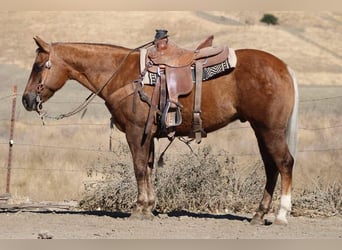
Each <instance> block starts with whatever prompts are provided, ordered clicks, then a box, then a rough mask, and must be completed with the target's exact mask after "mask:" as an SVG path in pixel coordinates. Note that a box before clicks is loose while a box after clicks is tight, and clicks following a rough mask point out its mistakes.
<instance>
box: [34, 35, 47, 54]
mask: <svg viewBox="0 0 342 250" xmlns="http://www.w3.org/2000/svg"><path fill="white" fill-rule="evenodd" d="M33 40H34V41H35V42H36V44H37V45H38V47H39V48H41V49H42V50H44V51H45V52H47V53H49V52H50V45H49V44H48V43H47V42H44V41H43V39H41V38H40V37H39V36H35V37H33Z"/></svg>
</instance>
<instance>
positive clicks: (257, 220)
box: [250, 214, 265, 226]
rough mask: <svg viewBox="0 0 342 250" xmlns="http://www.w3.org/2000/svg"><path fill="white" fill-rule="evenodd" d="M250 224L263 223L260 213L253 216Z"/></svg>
mask: <svg viewBox="0 0 342 250" xmlns="http://www.w3.org/2000/svg"><path fill="white" fill-rule="evenodd" d="M250 224H251V225H253V226H254V225H265V222H264V220H263V219H262V217H261V216H260V215H258V214H256V215H254V216H253V218H252V220H251V222H250Z"/></svg>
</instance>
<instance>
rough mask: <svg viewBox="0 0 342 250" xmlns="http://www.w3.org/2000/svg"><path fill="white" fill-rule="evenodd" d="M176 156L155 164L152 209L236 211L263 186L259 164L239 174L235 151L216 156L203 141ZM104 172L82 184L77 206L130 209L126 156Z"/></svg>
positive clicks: (132, 188)
mask: <svg viewBox="0 0 342 250" xmlns="http://www.w3.org/2000/svg"><path fill="white" fill-rule="evenodd" d="M123 150H127V149H124V148H123V147H121V149H119V150H115V151H116V152H117V153H116V154H118V155H121V156H122V155H124V154H126V155H127V154H128V152H123ZM220 155H223V154H220ZM177 158H178V159H177V160H176V161H175V162H172V165H171V164H170V165H169V164H168V165H165V166H164V167H161V168H160V167H157V168H156V169H155V174H154V186H155V190H156V197H157V203H156V210H157V211H159V212H163V213H165V212H170V211H179V210H188V211H194V212H224V211H225V212H227V211H233V212H238V211H250V210H251V209H252V208H255V206H256V204H257V202H258V201H259V199H260V197H259V195H260V192H259V190H262V187H263V180H262V178H259V176H262V177H263V176H264V174H263V172H262V168H261V167H259V166H257V167H255V169H254V171H252V172H251V173H250V174H249V175H248V176H246V177H244V176H241V175H240V174H239V173H238V171H237V168H236V165H238V164H236V162H235V159H234V157H230V156H229V154H228V153H227V152H225V154H224V156H223V158H224V159H219V158H218V157H217V155H214V154H212V153H211V149H210V148H208V147H205V148H203V149H202V150H201V151H200V152H199V153H198V154H197V155H195V154H186V155H185V154H184V155H179V157H177ZM259 172H260V173H259ZM105 175H106V177H105V179H104V180H103V181H102V182H98V183H92V184H90V185H88V186H87V187H86V190H87V192H86V195H85V197H84V199H83V200H82V201H81V203H80V204H81V207H82V208H84V209H92V210H93V209H101V210H102V209H104V210H110V211H129V210H130V208H131V207H132V205H133V203H134V202H135V199H136V185H135V179H134V173H133V170H132V167H131V162H130V159H127V158H126V159H125V158H121V159H120V160H119V161H118V162H117V163H115V164H113V165H111V166H110V168H109V169H107V171H105Z"/></svg>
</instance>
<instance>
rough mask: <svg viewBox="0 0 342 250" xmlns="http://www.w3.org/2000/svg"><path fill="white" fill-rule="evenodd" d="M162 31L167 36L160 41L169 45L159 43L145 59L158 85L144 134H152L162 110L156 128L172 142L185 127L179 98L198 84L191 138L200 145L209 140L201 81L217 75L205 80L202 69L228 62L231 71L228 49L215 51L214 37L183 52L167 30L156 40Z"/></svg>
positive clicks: (218, 48) (149, 72)
mask: <svg viewBox="0 0 342 250" xmlns="http://www.w3.org/2000/svg"><path fill="white" fill-rule="evenodd" d="M160 31H162V32H164V36H162V37H161V38H159V39H158V41H159V40H161V39H164V40H165V41H164V42H166V43H164V44H162V45H160V44H158V43H157V42H156V40H157V39H156V40H155V41H154V46H152V47H149V48H148V49H147V51H145V53H146V56H145V57H144V58H143V60H144V63H145V70H144V72H146V71H147V72H148V75H149V76H150V78H151V79H150V82H151V81H152V82H153V84H154V85H155V88H154V91H153V94H152V97H151V108H150V111H149V115H148V120H147V123H146V127H145V133H148V132H149V131H150V129H151V125H152V123H153V121H154V120H155V119H156V114H157V110H158V107H159V111H160V113H159V116H158V118H159V119H157V121H158V122H157V124H158V126H159V129H160V132H161V135H167V136H168V137H169V138H171V137H173V136H174V133H175V127H176V126H178V125H180V124H181V123H182V116H181V108H182V104H181V103H179V101H178V97H179V96H182V95H187V94H190V93H191V91H192V89H193V85H194V82H195V99H194V109H193V120H192V133H191V134H190V135H189V137H191V138H195V139H196V142H197V143H200V142H201V138H202V137H206V132H205V131H204V130H203V128H202V119H201V94H202V80H207V79H208V78H209V79H210V78H211V77H213V73H212V71H215V69H214V70H213V69H211V70H209V76H205V75H204V74H203V69H205V68H208V67H212V66H215V65H220V64H222V63H224V62H226V66H225V68H226V69H225V70H227V69H228V70H230V69H231V68H232V67H231V65H229V61H228V54H229V49H228V47H212V42H213V39H214V36H209V37H208V38H206V39H205V40H204V41H203V42H201V43H200V44H199V45H198V46H197V48H196V49H195V50H187V49H183V48H180V47H178V46H177V45H176V44H174V43H170V42H168V40H167V36H166V32H167V31H165V30H157V34H156V38H157V36H158V32H160ZM159 36H160V33H159ZM158 46H159V47H158ZM160 47H162V48H160ZM145 50H146V49H145ZM210 71H211V72H210ZM206 75H207V74H206ZM193 79H194V80H193Z"/></svg>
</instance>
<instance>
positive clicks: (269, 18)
mask: <svg viewBox="0 0 342 250" xmlns="http://www.w3.org/2000/svg"><path fill="white" fill-rule="evenodd" d="M260 22H262V23H266V24H268V25H270V24H272V25H276V24H278V18H277V17H276V16H274V15H272V14H264V16H263V17H262V18H261V19H260Z"/></svg>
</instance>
